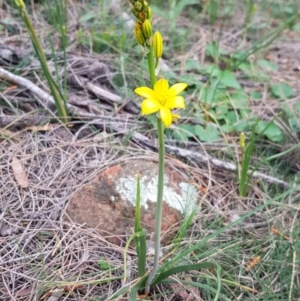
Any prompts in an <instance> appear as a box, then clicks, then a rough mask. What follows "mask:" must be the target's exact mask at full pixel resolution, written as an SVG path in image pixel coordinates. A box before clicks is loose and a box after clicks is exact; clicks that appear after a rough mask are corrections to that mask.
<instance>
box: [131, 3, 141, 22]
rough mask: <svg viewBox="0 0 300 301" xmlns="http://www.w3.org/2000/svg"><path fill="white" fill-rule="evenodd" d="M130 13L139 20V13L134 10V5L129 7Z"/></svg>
mask: <svg viewBox="0 0 300 301" xmlns="http://www.w3.org/2000/svg"><path fill="white" fill-rule="evenodd" d="M131 12H132V14H133V15H134V16H135V17H136V18H138V19H139V16H140V12H139V11H137V10H136V8H135V6H134V5H131Z"/></svg>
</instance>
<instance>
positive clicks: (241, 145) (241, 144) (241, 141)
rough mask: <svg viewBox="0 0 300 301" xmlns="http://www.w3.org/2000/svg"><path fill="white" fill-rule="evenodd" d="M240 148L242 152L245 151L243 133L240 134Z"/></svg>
mask: <svg viewBox="0 0 300 301" xmlns="http://www.w3.org/2000/svg"><path fill="white" fill-rule="evenodd" d="M240 147H241V149H242V150H244V149H245V134H244V132H241V134H240Z"/></svg>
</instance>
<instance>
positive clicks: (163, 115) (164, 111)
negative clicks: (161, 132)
mask: <svg viewBox="0 0 300 301" xmlns="http://www.w3.org/2000/svg"><path fill="white" fill-rule="evenodd" d="M159 115H160V119H161V120H162V122H163V123H164V124H165V126H166V127H169V126H170V125H171V124H172V114H171V111H170V110H169V109H168V108H166V107H161V108H160V110H159Z"/></svg>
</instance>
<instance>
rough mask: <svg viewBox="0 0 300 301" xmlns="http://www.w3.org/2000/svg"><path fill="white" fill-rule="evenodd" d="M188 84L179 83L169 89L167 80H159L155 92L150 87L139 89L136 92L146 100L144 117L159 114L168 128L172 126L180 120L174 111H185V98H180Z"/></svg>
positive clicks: (143, 107)
mask: <svg viewBox="0 0 300 301" xmlns="http://www.w3.org/2000/svg"><path fill="white" fill-rule="evenodd" d="M186 87H187V84H185V83H178V84H175V85H173V86H172V87H171V88H169V83H168V81H167V80H166V79H164V78H162V79H160V80H158V81H157V82H156V83H155V85H154V88H153V90H152V89H150V88H148V87H139V88H136V89H135V90H134V92H135V93H136V94H138V95H140V96H142V97H145V98H146V99H145V100H144V101H143V102H142V105H141V109H142V115H150V114H153V113H156V112H157V113H158V115H157V116H158V118H160V119H161V120H162V122H163V123H164V124H165V126H166V127H169V126H171V124H172V121H175V120H176V119H178V118H179V115H177V114H172V113H171V110H172V109H177V108H180V109H184V108H185V104H184V98H183V97H182V96H178V94H179V93H181V92H182V91H183V90H184V89H185V88H186Z"/></svg>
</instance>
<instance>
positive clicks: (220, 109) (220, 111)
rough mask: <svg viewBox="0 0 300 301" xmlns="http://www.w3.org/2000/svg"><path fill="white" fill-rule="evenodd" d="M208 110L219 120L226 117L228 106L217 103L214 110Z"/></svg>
mask: <svg viewBox="0 0 300 301" xmlns="http://www.w3.org/2000/svg"><path fill="white" fill-rule="evenodd" d="M209 112H211V113H212V115H213V116H214V118H216V119H217V120H221V119H224V118H225V117H226V114H227V113H228V106H224V105H223V106H221V105H219V106H216V108H215V109H214V110H209Z"/></svg>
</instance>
